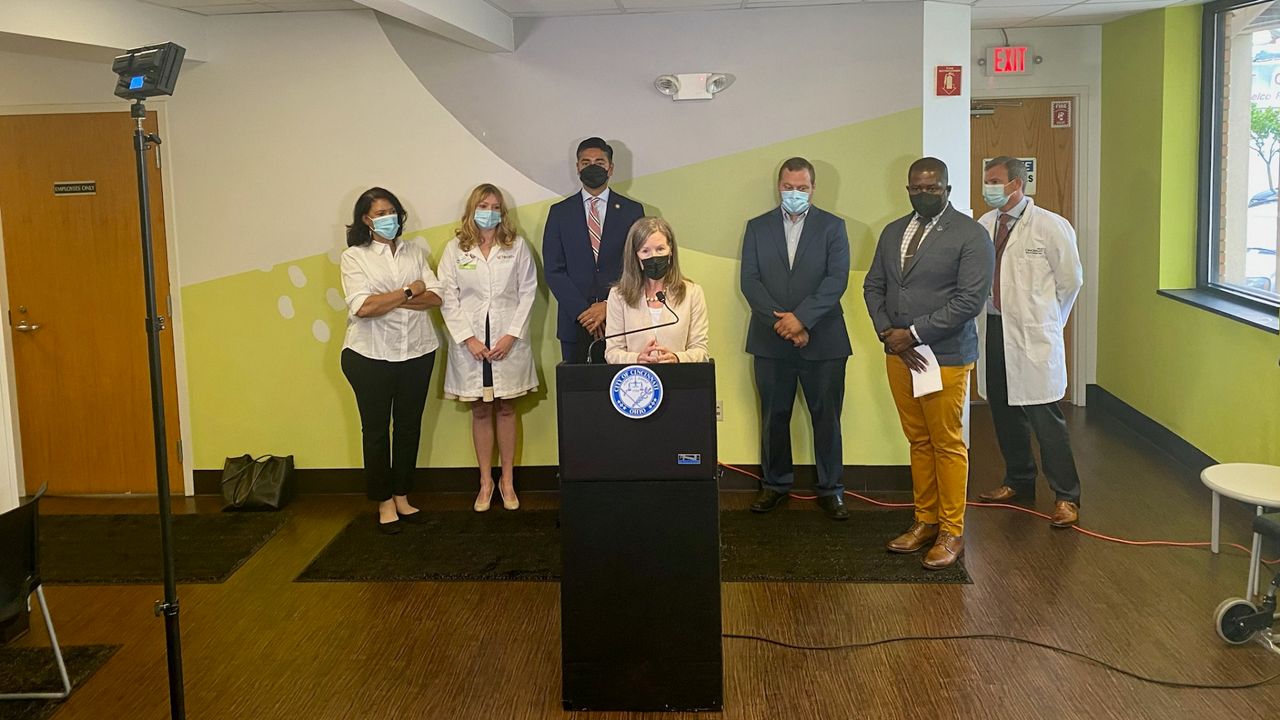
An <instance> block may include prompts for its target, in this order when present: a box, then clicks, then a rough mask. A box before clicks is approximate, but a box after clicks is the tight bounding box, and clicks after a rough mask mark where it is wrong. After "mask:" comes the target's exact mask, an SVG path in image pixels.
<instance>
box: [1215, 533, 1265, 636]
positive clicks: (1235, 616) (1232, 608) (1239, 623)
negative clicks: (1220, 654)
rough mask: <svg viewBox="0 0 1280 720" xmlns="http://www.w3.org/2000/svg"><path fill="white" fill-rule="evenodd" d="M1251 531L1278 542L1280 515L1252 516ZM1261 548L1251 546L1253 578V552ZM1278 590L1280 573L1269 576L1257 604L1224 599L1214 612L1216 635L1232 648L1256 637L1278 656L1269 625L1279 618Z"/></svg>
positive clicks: (1255, 563)
mask: <svg viewBox="0 0 1280 720" xmlns="http://www.w3.org/2000/svg"><path fill="white" fill-rule="evenodd" d="M1253 531H1254V533H1256V534H1257V535H1259V536H1262V537H1266V538H1271V539H1272V540H1280V513H1271V514H1269V515H1259V516H1257V517H1255V518H1254V519H1253ZM1260 547H1261V544H1260V543H1256V542H1255V543H1254V548H1255V552H1254V554H1253V556H1252V557H1250V560H1251V561H1252V562H1253V566H1251V567H1250V570H1249V573H1250V577H1254V575H1253V573H1255V572H1257V570H1256V568H1257V567H1258V566H1259V565H1261V561H1262V557H1261V553H1259V552H1256V550H1257V549H1259V548H1260ZM1277 591H1280V574H1276V575H1273V576H1272V578H1271V586H1270V587H1268V588H1267V594H1266V595H1264V596H1263V597H1262V598H1261V599H1260V602H1259V603H1258V604H1254V598H1245V599H1241V598H1229V599H1227V600H1223V601H1222V604H1221V605H1219V606H1218V610H1217V612H1215V613H1214V619H1215V620H1216V621H1217V623H1216V624H1217V630H1218V636H1219V637H1221V638H1222V639H1223V640H1226V641H1227V642H1228V643H1230V644H1232V645H1243V644H1244V643H1247V642H1249V641H1250V640H1253V639H1254V638H1257V639H1258V641H1259V642H1261V643H1262V644H1263V645H1265V646H1266V647H1267V648H1268V649H1270V650H1271V651H1272V652H1276V653H1280V634H1277V633H1276V632H1275V631H1274V630H1273V629H1272V625H1274V624H1275V621H1276V620H1277V619H1278V618H1280V614H1277V612H1276V592H1277Z"/></svg>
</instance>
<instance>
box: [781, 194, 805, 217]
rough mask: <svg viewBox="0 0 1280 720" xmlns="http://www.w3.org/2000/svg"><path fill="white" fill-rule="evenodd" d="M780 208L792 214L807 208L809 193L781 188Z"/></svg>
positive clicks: (797, 213)
mask: <svg viewBox="0 0 1280 720" xmlns="http://www.w3.org/2000/svg"><path fill="white" fill-rule="evenodd" d="M782 209H783V210H786V211H787V212H789V213H791V214H792V215H799V214H800V213H802V212H804V211H805V210H808V209H809V193H807V192H804V191H802V190H783V191H782Z"/></svg>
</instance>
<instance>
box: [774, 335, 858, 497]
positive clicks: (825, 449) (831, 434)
mask: <svg viewBox="0 0 1280 720" xmlns="http://www.w3.org/2000/svg"><path fill="white" fill-rule="evenodd" d="M848 361H849V358H847V357H844V358H837V359H835V360H800V359H795V360H779V359H777V358H766V357H760V356H756V358H755V374H756V390H758V391H759V393H760V466H761V468H762V469H763V470H764V472H763V477H764V480H763V485H764V487H767V488H769V489H771V490H776V491H778V492H788V491H790V490H791V486H792V485H793V484H795V479H796V474H795V466H794V465H793V464H792V461H791V410H792V408H793V407H794V406H795V402H796V385H797V384H799V385H800V387H801V389H803V390H804V399H805V403H806V404H807V405H808V406H809V417H810V420H811V421H812V422H813V455H814V459H815V461H816V464H817V469H818V495H820V496H826V495H843V494H844V485H843V484H842V483H841V482H840V476H841V474H842V473H843V471H844V457H843V453H842V449H843V445H842V443H841V440H840V409H841V407H843V405H844V370H845V365H846V364H847V363H848Z"/></svg>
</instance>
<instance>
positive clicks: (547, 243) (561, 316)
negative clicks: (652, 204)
mask: <svg viewBox="0 0 1280 720" xmlns="http://www.w3.org/2000/svg"><path fill="white" fill-rule="evenodd" d="M642 217H644V206H643V205H641V204H640V203H638V202H636V201H635V200H632V199H630V198H626V197H623V196H622V195H619V194H618V192H617V191H616V190H612V189H610V190H609V207H608V208H607V209H606V210H605V215H604V227H603V228H601V232H600V262H599V264H597V263H596V261H595V258H594V256H593V255H592V253H591V237H590V235H588V234H587V210H586V207H585V203H584V202H583V200H582V191H578V192H576V193H574V194H572V195H570V196H569V197H567V198H565V199H564V200H561V201H560V202H558V203H556V204H555V205H552V206H551V210H550V212H548V213H547V225H546V227H545V228H544V229H543V231H542V262H543V269H544V270H545V272H546V275H547V285H548V286H550V287H551V294H552V295H555V296H556V302H557V303H558V304H559V308H558V310H557V316H556V337H557V338H559V339H560V340H561V341H562V342H576V341H577V340H578V338H579V329H580V326H579V325H578V316H579V315H581V314H582V311H583V310H586V309H587V307H588V306H589V305H591V304H592V303H596V302H601V301H604V300H606V299H607V298H608V297H609V288H610V286H612V285H613V284H614V283H616V282H617V281H618V277H619V276H620V275H621V274H622V253H623V251H624V247H623V246H624V245H626V240H627V231H629V230H630V229H631V226H632V225H633V224H635V221H637V220H639V219H640V218H642Z"/></svg>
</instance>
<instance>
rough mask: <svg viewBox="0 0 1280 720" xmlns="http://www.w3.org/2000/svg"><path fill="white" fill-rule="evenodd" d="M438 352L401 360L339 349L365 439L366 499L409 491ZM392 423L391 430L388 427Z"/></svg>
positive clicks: (416, 464)
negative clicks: (383, 358)
mask: <svg viewBox="0 0 1280 720" xmlns="http://www.w3.org/2000/svg"><path fill="white" fill-rule="evenodd" d="M435 364H436V354H435V353H434V352H429V353H427V354H426V355H423V356H421V357H416V358H413V359H412V360H404V361H402V362H390V361H388V360H372V359H370V358H367V357H365V356H363V355H361V354H360V353H357V352H356V351H354V350H351V349H350V348H347V349H344V350H343V351H342V374H343V375H346V376H347V382H349V383H351V389H352V390H354V391H355V393H356V406H357V407H359V408H360V433H361V435H362V436H363V438H364V477H365V483H366V493H367V495H368V496H369V499H370V500H377V501H378V502H382V501H384V500H390V499H391V496H392V495H408V494H409V491H410V490H411V489H412V488H413V471H414V469H416V468H417V466H418V440H419V438H421V437H422V411H423V409H424V408H425V407H426V405H427V388H428V387H429V386H430V385H431V370H432V369H433V368H434V367H435ZM389 426H394V428H395V429H394V430H389V429H388V428H389Z"/></svg>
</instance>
